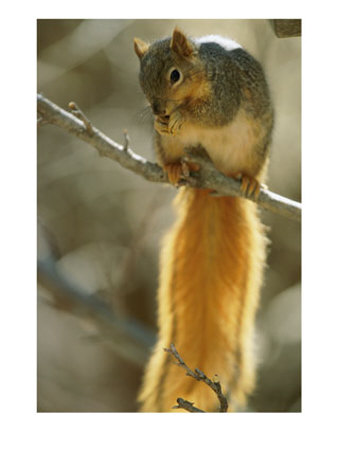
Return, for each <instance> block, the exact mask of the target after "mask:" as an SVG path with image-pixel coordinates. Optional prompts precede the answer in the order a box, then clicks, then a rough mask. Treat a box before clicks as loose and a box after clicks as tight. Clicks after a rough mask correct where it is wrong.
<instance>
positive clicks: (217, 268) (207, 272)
mask: <svg viewBox="0 0 338 450" xmlns="http://www.w3.org/2000/svg"><path fill="white" fill-rule="evenodd" d="M134 50H135V52H136V54H137V56H138V58H139V60H140V72H139V81H140V85H141V88H142V90H143V92H144V94H145V96H146V98H147V100H148V101H149V103H150V106H151V108H152V111H153V114H154V135H155V136H154V141H155V150H156V153H157V156H158V161H159V164H160V165H161V166H162V167H163V169H164V171H166V172H167V174H168V179H169V181H170V182H171V183H172V184H174V185H180V180H181V179H182V178H184V176H185V175H186V166H185V164H184V157H185V156H186V153H185V152H186V150H187V149H191V148H198V147H202V148H203V149H204V150H205V152H206V153H207V155H208V156H209V157H210V159H211V161H212V162H213V164H214V166H215V167H216V168H217V169H218V170H219V171H221V172H223V173H224V174H225V175H228V176H231V177H235V178H237V179H240V180H241V190H242V191H243V192H244V193H245V194H246V197H248V198H250V197H255V198H256V197H257V196H258V195H259V192H260V188H261V185H262V182H263V181H264V178H265V174H266V168H267V164H268V159H269V148H270V144H271V134H272V128H273V108H272V103H271V99H270V94H269V88H268V85H267V82H266V79H265V76H264V72H263V69H262V67H261V65H260V63H259V62H258V61H256V59H254V58H253V57H252V56H251V55H250V54H249V53H248V52H247V51H246V50H244V49H243V48H242V47H241V46H240V45H239V44H237V43H236V42H235V41H233V40H231V39H227V38H223V37H220V36H204V37H201V38H190V37H188V36H186V34H185V33H184V32H182V31H181V30H180V29H178V28H177V27H176V28H175V29H174V31H173V33H172V36H170V37H168V38H164V39H161V40H157V41H155V42H154V43H152V44H148V43H146V42H144V41H142V40H141V39H138V38H135V39H134ZM189 170H190V171H194V170H198V167H196V164H189ZM210 194H211V191H210V190H207V189H197V188H192V187H188V186H182V187H180V189H179V191H178V194H177V196H176V199H175V206H176V208H177V212H178V219H177V222H176V223H175V224H174V226H173V228H172V229H171V230H170V231H169V233H168V234H167V235H166V237H165V239H164V242H163V246H162V251H161V255H160V274H159V289H158V328H159V333H158V341H157V344H156V346H155V348H154V350H153V353H152V356H151V358H150V361H149V363H148V365H147V367H146V370H145V375H144V379H143V385H142V387H141V390H140V394H139V397H138V400H139V402H140V403H141V407H140V411H142V412H170V411H173V409H172V408H173V406H174V405H175V404H176V399H177V398H178V397H182V398H184V399H186V400H189V401H193V402H194V404H195V405H196V406H197V407H198V408H201V409H202V410H204V411H211V412H212V411H216V410H217V398H216V395H215V394H214V392H212V390H211V389H209V387H208V386H206V385H204V384H203V383H198V382H197V381H196V380H194V379H193V378H191V377H187V376H184V372H183V371H182V369H181V368H179V367H178V366H177V365H175V364H172V363H171V361H170V359H171V355H170V354H169V353H167V352H165V351H164V350H163V349H164V348H168V347H169V346H170V344H171V343H173V344H174V345H175V347H176V348H177V351H178V352H179V354H180V355H181V356H182V358H183V359H184V361H185V362H186V364H187V365H188V366H189V367H192V368H198V369H200V370H202V371H203V372H204V373H205V374H206V375H208V376H214V375H216V374H217V376H218V379H219V381H220V382H221V385H222V386H223V388H224V389H225V393H226V395H227V397H228V401H229V405H230V408H229V411H241V410H244V409H245V407H246V404H247V399H248V396H249V395H250V394H251V393H252V392H253V389H254V387H255V382H256V380H255V379H256V363H255V357H254V348H253V347H254V345H253V340H254V339H253V338H254V322H255V314H256V310H257V307H258V302H259V294H260V289H261V285H262V281H263V270H264V266H265V259H266V242H267V238H266V235H265V234H266V233H265V228H264V226H263V224H262V223H261V221H260V218H259V215H258V208H257V204H256V203H255V202H252V201H249V200H247V199H246V198H240V197H217V196H212V195H210ZM174 411H177V409H174Z"/></svg>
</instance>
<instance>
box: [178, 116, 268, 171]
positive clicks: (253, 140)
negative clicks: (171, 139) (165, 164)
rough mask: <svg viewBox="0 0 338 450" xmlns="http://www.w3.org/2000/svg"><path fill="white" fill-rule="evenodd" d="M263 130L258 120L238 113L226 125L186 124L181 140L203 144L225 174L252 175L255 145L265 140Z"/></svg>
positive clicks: (186, 142)
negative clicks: (207, 126)
mask: <svg viewBox="0 0 338 450" xmlns="http://www.w3.org/2000/svg"><path fill="white" fill-rule="evenodd" d="M262 136H263V130H261V127H260V125H259V123H258V122H257V121H255V120H254V119H252V118H249V117H248V116H247V115H245V113H244V112H241V111H240V112H239V113H238V114H237V116H236V118H235V119H234V120H233V121H232V122H231V123H230V124H227V125H224V126H222V127H215V128H201V127H196V126H194V125H192V124H191V125H190V124H187V125H186V126H185V127H183V129H182V131H181V133H180V135H179V139H180V140H181V142H182V143H183V145H184V146H194V145H199V144H200V145H202V146H203V147H204V148H205V150H206V151H207V153H208V155H209V156H210V158H211V159H212V161H213V163H214V164H215V166H216V168H217V169H218V170H220V171H222V172H224V173H226V174H229V175H231V174H234V173H236V172H245V173H248V174H250V167H251V166H252V155H253V154H254V150H255V146H256V145H257V144H258V143H259V141H260V140H261V139H262Z"/></svg>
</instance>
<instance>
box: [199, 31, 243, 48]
mask: <svg viewBox="0 0 338 450" xmlns="http://www.w3.org/2000/svg"><path fill="white" fill-rule="evenodd" d="M194 41H195V43H196V44H197V45H201V44H205V43H207V42H215V43H216V44H218V45H220V46H221V47H223V48H224V49H225V50H227V51H231V50H235V48H242V46H241V45H239V44H238V43H237V42H235V41H233V40H232V39H229V38H226V37H223V36H218V35H216V34H210V35H208V36H202V37H200V38H196V39H194Z"/></svg>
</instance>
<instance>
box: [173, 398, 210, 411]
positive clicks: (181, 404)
mask: <svg viewBox="0 0 338 450" xmlns="http://www.w3.org/2000/svg"><path fill="white" fill-rule="evenodd" d="M173 409H185V410H186V411H189V412H193V413H196V412H202V413H204V412H205V411H203V410H202V409H198V408H196V407H195V406H194V404H193V403H191V402H189V401H188V400H184V399H183V398H181V397H179V398H178V399H177V405H175V406H173Z"/></svg>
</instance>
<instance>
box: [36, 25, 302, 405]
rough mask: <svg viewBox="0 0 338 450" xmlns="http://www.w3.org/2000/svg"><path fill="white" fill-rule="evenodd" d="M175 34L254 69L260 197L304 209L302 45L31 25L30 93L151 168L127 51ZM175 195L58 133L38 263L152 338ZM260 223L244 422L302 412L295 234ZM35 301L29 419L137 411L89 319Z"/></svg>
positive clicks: (130, 28) (156, 28) (123, 369)
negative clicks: (261, 282)
mask: <svg viewBox="0 0 338 450" xmlns="http://www.w3.org/2000/svg"><path fill="white" fill-rule="evenodd" d="M175 25H179V26H180V27H181V28H182V29H183V30H185V31H186V32H187V33H188V34H191V35H195V36H200V35H204V34H221V35H225V36H228V37H231V38H232V39H235V40H237V41H238V42H240V43H241V44H242V45H243V46H244V47H245V48H247V49H248V50H249V51H250V52H251V53H252V54H253V55H254V56H255V57H257V58H258V59H259V60H260V61H261V63H262V64H263V66H264V67H265V70H266V73H267V77H268V80H269V83H270V86H271V92H272V96H273V100H274V104H275V110H276V127H275V131H274V140H273V147H272V156H271V164H270V169H269V180H268V184H269V187H270V189H271V190H273V191H275V192H277V193H279V194H281V195H284V196H287V197H289V198H292V199H295V200H300V195H301V181H300V164H301V159H300V158H301V156H300V132H301V131H300V129H301V128H300V120H301V111H300V104H301V98H300V83H301V72H300V66H301V40H300V38H289V39H278V38H277V37H276V36H275V34H274V32H273V29H272V27H271V24H270V23H269V21H268V20H38V22H37V27H38V63H37V64H38V90H39V91H40V92H43V93H44V95H46V96H47V97H49V98H50V99H51V100H52V101H54V102H56V103H57V104H59V105H60V106H63V107H66V105H67V104H68V102H69V101H71V100H73V101H75V102H76V103H77V104H78V105H79V107H80V108H81V109H82V110H83V111H84V112H85V113H86V115H87V116H88V117H89V118H90V120H91V121H92V122H93V123H94V124H95V125H96V126H97V127H98V128H100V129H101V130H102V131H103V132H105V133H106V134H108V136H110V137H112V139H114V140H116V141H118V142H122V141H123V130H124V129H127V130H128V133H129V136H130V138H131V147H132V148H133V149H134V150H135V151H136V152H137V153H139V154H141V155H143V156H145V157H146V158H149V159H154V153H153V150H152V145H151V142H152V134H151V129H152V125H151V117H150V116H149V114H147V113H146V112H147V110H146V109H145V106H146V105H145V101H144V98H143V95H142V92H141V89H140V87H139V85H138V59H137V57H136V56H135V55H134V53H133V45H132V39H133V37H135V36H138V37H141V38H142V39H144V40H149V41H152V40H154V39H157V38H159V37H163V36H166V35H169V34H170V33H171V31H172V29H173V27H174V26H175ZM174 195H175V190H174V189H173V188H170V187H168V186H165V187H164V186H158V185H155V184H154V185H153V184H151V183H149V182H146V181H145V180H143V179H141V178H139V177H137V176H136V175H134V174H132V173H129V172H128V171H126V170H124V169H122V168H120V167H119V166H118V165H117V164H114V163H112V162H111V161H108V160H105V159H103V158H100V157H99V156H98V155H97V153H96V152H95V150H94V149H92V148H90V147H89V146H88V145H86V144H85V143H83V142H80V141H79V140H77V139H75V138H73V137H70V136H68V135H67V134H66V133H65V132H63V131H61V130H58V129H57V128H55V127H52V126H49V125H47V126H44V127H42V128H41V129H39V131H38V221H39V232H38V244H39V249H38V253H39V258H41V259H43V258H44V257H45V256H46V254H49V253H50V252H52V253H53V254H54V255H55V257H56V260H57V268H58V270H59V271H60V273H62V274H64V276H65V277H67V279H68V280H69V281H71V282H72V283H74V285H76V286H79V288H81V289H82V290H83V291H85V292H86V293H88V294H99V295H100V296H101V298H102V299H104V301H105V302H107V303H108V304H109V305H111V307H112V308H113V310H114V312H115V313H116V314H117V315H118V317H121V318H123V317H134V318H136V319H138V320H139V321H141V322H142V323H144V324H146V325H148V326H149V327H151V328H152V329H153V330H154V331H155V328H156V324H155V317H156V306H155V298H156V287H157V274H158V268H157V263H158V248H159V243H160V240H161V238H162V236H163V234H164V232H165V231H166V230H167V229H168V228H169V227H170V224H171V223H172V222H173V220H174V216H173V212H172V209H171V207H170V203H171V200H172V199H173V197H174ZM262 216H263V220H264V223H265V224H266V225H267V226H268V227H269V233H268V235H269V239H270V241H271V244H270V248H269V257H268V267H267V271H266V280H265V286H264V289H263V293H262V301H261V308H260V311H259V315H258V319H257V352H258V355H259V359H260V370H259V382H258V386H257V389H256V393H255V395H254V396H253V398H252V401H251V404H250V409H251V410H253V411H299V410H300V398H301V394H300V385H301V381H300V370H301V369H300V354H301V346H300V345H301V344H300V342H301V335H300V326H301V323H300V322H301V320H300V276H301V261H300V225H299V224H297V223H294V222H292V221H290V220H288V219H284V218H281V217H279V216H275V215H272V214H269V213H264V214H262ZM38 293H39V299H38V410H39V411H136V408H137V406H136V402H135V397H136V392H137V389H138V387H139V384H140V380H141V375H142V369H141V368H140V367H138V366H136V365H135V364H133V363H131V362H130V361H127V360H126V358H121V356H118V355H117V354H116V353H115V352H113V351H112V350H111V348H110V347H109V345H107V340H105V339H102V338H101V337H100V333H99V332H98V329H97V327H96V326H95V323H94V322H93V321H91V320H90V319H89V318H81V317H77V316H76V315H73V314H70V313H69V312H67V310H66V309H65V308H58V309H56V308H52V307H51V306H50V305H51V304H54V305H55V304H56V303H57V302H58V301H60V299H58V298H57V296H56V295H55V293H53V292H51V291H50V290H49V289H48V288H46V286H43V285H42V284H41V285H39V290H38ZM121 345H123V342H122V343H121Z"/></svg>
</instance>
